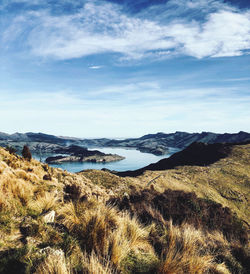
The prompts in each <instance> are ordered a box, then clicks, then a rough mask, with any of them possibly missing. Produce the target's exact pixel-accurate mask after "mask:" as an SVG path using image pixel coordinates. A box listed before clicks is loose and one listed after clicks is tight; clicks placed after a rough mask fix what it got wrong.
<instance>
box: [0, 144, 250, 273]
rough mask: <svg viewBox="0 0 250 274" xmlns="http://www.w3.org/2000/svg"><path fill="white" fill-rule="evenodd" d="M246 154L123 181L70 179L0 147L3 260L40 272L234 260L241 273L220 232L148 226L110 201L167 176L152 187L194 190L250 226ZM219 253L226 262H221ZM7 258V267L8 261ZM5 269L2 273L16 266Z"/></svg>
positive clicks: (142, 269)
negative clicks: (47, 217) (48, 216)
mask: <svg viewBox="0 0 250 274" xmlns="http://www.w3.org/2000/svg"><path fill="white" fill-rule="evenodd" d="M244 149H245V150H246V151H243V150H242V148H238V147H236V148H235V149H234V150H233V152H232V154H231V155H230V157H228V158H226V159H223V160H220V161H219V162H217V163H215V164H213V165H211V166H209V167H180V168H176V169H174V170H169V171H155V172H151V171H149V172H146V173H145V174H143V175H142V176H140V177H138V178H125V179H123V178H119V177H117V176H115V175H112V174H109V173H108V172H104V171H88V172H83V173H80V174H71V173H69V172H66V171H63V170H61V169H53V168H51V167H49V166H48V165H44V164H41V163H39V162H38V161H35V160H33V159H32V160H31V161H26V160H24V159H22V158H21V157H17V156H15V155H11V154H9V152H7V151H6V150H4V149H2V148H0V255H1V256H2V254H4V256H5V257H4V256H2V258H6V256H7V257H8V256H10V261H11V260H12V259H13V258H12V257H11V256H12V253H11V252H9V250H12V252H14V251H15V252H16V254H17V255H15V256H16V257H15V260H16V261H18V262H20V263H21V264H24V265H25V266H26V269H33V272H36V273H108V274H109V273H175V274H177V273H178V274H181V273H190V274H191V273H208V272H209V271H210V273H218V274H219V273H220V274H227V273H230V272H229V270H228V269H227V267H226V266H225V263H223V262H228V261H230V263H231V262H232V263H231V264H235V265H236V266H235V269H237V271H238V269H241V268H240V267H238V265H237V264H239V262H237V260H235V258H234V257H233V256H232V252H231V249H230V248H231V245H232V244H233V243H229V242H228V241H226V240H225V239H224V238H223V236H222V235H221V233H219V232H216V231H215V232H213V233H208V232H204V231H201V230H197V229H194V228H193V227H191V226H188V225H182V226H173V225H172V224H171V223H167V222H165V221H164V220H163V219H162V220H160V221H161V223H162V224H164V225H165V228H164V229H163V231H164V232H163V233H162V230H160V231H158V228H157V226H158V224H157V225H156V224H153V225H151V226H150V227H147V226H146V227H145V226H143V225H142V224H141V223H140V222H139V221H138V219H137V218H136V217H131V216H130V215H129V213H128V212H124V211H119V210H118V209H116V208H113V207H111V206H109V205H107V204H106V202H107V201H108V200H109V198H110V197H118V196H119V197H120V196H124V195H130V193H133V191H134V190H135V189H136V190H140V189H143V188H145V187H146V185H147V183H148V182H149V181H150V180H151V179H152V178H154V177H156V176H158V175H162V176H161V177H159V178H158V179H157V180H156V182H155V183H154V188H155V189H156V190H158V191H159V192H163V191H164V190H165V189H167V188H170V189H179V190H186V191H195V192H196V193H197V195H198V196H200V197H205V198H210V199H213V200H214V201H216V202H220V203H222V204H223V205H224V206H229V207H230V208H231V209H233V210H234V211H235V212H236V213H237V214H238V216H240V217H242V218H243V219H244V220H245V221H248V218H249V215H248V212H247V210H246V207H247V205H248V202H247V201H249V199H250V198H249V196H248V195H249V193H247V190H248V188H249V181H250V180H249V178H250V177H249V176H250V172H249V170H248V166H249V162H248V160H249V155H250V152H249V147H245V148H244ZM45 175H49V176H48V177H47V178H50V179H45V177H44V176H45ZM75 190H76V191H77V193H75V192H74V191H75ZM50 210H54V211H55V214H56V220H55V223H54V225H51V224H46V223H45V222H44V221H43V219H42V214H43V213H45V212H48V211H50ZM149 210H150V206H149ZM151 210H153V209H151ZM25 220H26V221H27V222H28V225H30V227H29V226H28V229H26V232H25V233H26V234H27V235H23V232H22V233H21V230H20V226H21V225H22V224H23V223H24V221H25ZM29 222H30V223H29ZM32 226H33V228H34V229H31V228H32ZM152 235H154V238H152ZM156 239H157V240H158V241H159V244H161V245H162V247H163V253H162V254H160V255H159V254H157V250H156V249H155V248H154V247H155V246H154V245H153V240H156ZM48 246H51V248H52V249H54V250H59V251H58V252H51V253H48V254H46V256H45V257H44V258H43V260H40V261H39V262H38V263H37V261H36V259H34V258H36V257H37V255H36V254H37V253H39V252H40V251H41V249H42V248H43V247H48ZM23 248H24V249H25V252H26V253H25V254H23V251H22V254H21V255H20V256H19V255H18V254H19V253H20V250H22V249H23ZM13 250H14V251H13ZM6 251H8V252H7V253H1V252H6ZM39 254H40V253H39ZM1 256H0V257H1ZM18 256H19V257H18ZM39 256H40V255H39ZM218 256H220V258H221V259H220V260H221V263H218V262H217V260H216V258H217V257H218ZM2 258H0V264H1V263H2V265H3V263H6V261H5V259H3V260H2ZM2 265H0V270H1V269H4V270H6V269H8V267H11V265H8V264H7V266H6V267H5V266H2ZM2 267H5V268H2ZM232 269H234V268H233V267H232ZM27 271H28V270H27ZM5 273H8V271H7V272H6V271H5ZM22 273H23V272H22Z"/></svg>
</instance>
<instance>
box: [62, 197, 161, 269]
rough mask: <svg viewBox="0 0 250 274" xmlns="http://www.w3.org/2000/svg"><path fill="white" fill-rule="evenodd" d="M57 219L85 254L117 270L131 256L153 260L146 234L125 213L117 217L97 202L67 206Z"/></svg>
mask: <svg viewBox="0 0 250 274" xmlns="http://www.w3.org/2000/svg"><path fill="white" fill-rule="evenodd" d="M59 219H61V222H62V223H63V224H64V225H65V226H66V227H67V229H68V230H69V232H70V233H71V234H72V235H74V237H75V238H77V240H78V242H79V244H80V247H81V249H82V250H83V251H84V252H87V253H88V254H92V252H94V253H95V254H96V255H98V256H100V257H102V258H106V259H108V260H110V264H112V265H113V266H115V267H116V268H120V267H121V265H122V261H123V260H125V259H126V258H127V257H128V256H129V254H131V253H132V252H134V253H135V254H138V256H139V255H140V254H141V253H146V254H151V255H152V256H151V257H152V258H153V257H154V260H156V258H155V256H154V251H153V249H152V246H151V245H150V244H149V242H148V235H149V231H148V230H147V228H145V227H143V226H142V225H141V224H140V223H139V222H138V221H137V219H136V218H131V217H130V216H129V215H128V214H127V213H122V214H119V213H118V212H117V210H116V209H114V208H112V207H110V206H105V205H103V204H101V203H98V202H92V203H87V202H82V203H78V204H73V203H69V204H66V205H65V207H63V208H62V209H61V211H60V215H59Z"/></svg>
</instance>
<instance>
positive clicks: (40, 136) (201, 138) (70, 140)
mask: <svg viewBox="0 0 250 274" xmlns="http://www.w3.org/2000/svg"><path fill="white" fill-rule="evenodd" d="M247 140H250V133H248V132H244V131H239V132H238V133H213V132H201V133H188V132H181V131H176V132H175V133H163V132H158V133H156V134H147V135H144V136H142V137H140V138H127V139H122V140H117V139H108V138H97V139H86V138H85V139H84V138H75V137H58V136H55V135H50V134H45V133H41V132H39V133H32V132H27V133H14V134H6V133H3V132H0V145H2V146H3V145H5V146H6V145H13V146H15V144H17V143H18V142H28V143H32V142H38V143H46V144H55V145H63V146H67V145H72V144H74V145H80V146H85V147H88V148H91V147H124V148H135V149H137V150H139V151H141V152H147V153H152V154H155V155H164V154H167V152H168V147H176V148H179V149H184V148H185V147H187V146H188V145H190V144H192V143H193V142H202V143H208V144H213V143H236V142H243V141H247Z"/></svg>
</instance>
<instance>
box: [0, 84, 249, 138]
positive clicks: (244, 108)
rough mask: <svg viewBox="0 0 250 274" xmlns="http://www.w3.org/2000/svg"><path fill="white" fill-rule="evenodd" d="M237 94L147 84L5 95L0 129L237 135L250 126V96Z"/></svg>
mask: <svg viewBox="0 0 250 274" xmlns="http://www.w3.org/2000/svg"><path fill="white" fill-rule="evenodd" d="M145 89H147V90H146V91H145ZM239 90H240V89H239V88H237V87H234V88H231V89H228V88H210V89H209V88H206V89H202V88H196V89H185V88H183V89H179V90H178V91H177V90H172V89H170V90H165V89H163V88H162V87H161V86H160V85H158V84H157V83H154V82H152V83H150V82H145V83H137V84H134V85H131V86H127V87H124V86H123V85H121V86H114V87H112V86H110V87H104V88H103V89H101V90H100V91H99V94H98V90H95V91H91V90H90V91H88V93H82V94H78V95H76V94H72V93H70V92H66V91H64V92H56V93H55V92H54V93H51V92H49V91H47V92H32V93H27V92H25V93H20V94H15V96H13V95H11V93H8V92H7V91H6V92H4V93H2V94H0V95H1V99H2V100H1V101H0V115H1V116H5V117H8V119H3V121H2V124H1V127H2V130H4V131H7V132H11V128H12V126H13V124H15V129H16V130H17V131H22V132H23V131H30V130H33V131H44V132H50V133H52V134H53V133H54V134H63V135H72V136H80V137H88V136H100V135H102V136H114V135H117V131H116V129H117V128H119V135H120V136H127V135H128V132H130V134H131V135H134V134H137V135H142V134H144V133H147V132H156V131H160V130H165V131H168V132H171V131H175V130H180V129H181V130H187V131H197V130H198V131H202V130H211V131H218V132H223V131H228V129H230V131H239V130H241V129H242V128H249V125H248V121H247V119H246V117H249V115H250V110H249V103H250V95H249V94H248V93H246V94H243V95H242V96H241V97H239V96H238V92H239ZM104 91H106V92H107V94H108V92H109V91H116V92H117V96H116V97H113V96H112V100H111V99H110V97H109V96H104V97H102V96H101V95H102V93H103V92H104ZM142 95H143V96H142ZM215 96H216V100H214V97H215ZM142 97H143V99H142ZM93 98H95V100H93ZM55 102H56V104H55ZM236 113H237V115H235V114H236ZM37 121H39V123H37ZM79 125H83V126H82V127H79ZM121 125H122V126H121ZM135 128H136V131H135V130H134V129H135Z"/></svg>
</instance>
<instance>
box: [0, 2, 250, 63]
mask: <svg viewBox="0 0 250 274" xmlns="http://www.w3.org/2000/svg"><path fill="white" fill-rule="evenodd" d="M171 5H172V7H173V5H175V6H176V5H178V9H177V10H176V13H175V16H173V9H169V10H168V8H169V7H171ZM151 9H154V12H155V10H157V11H158V13H156V12H155V13H156V14H157V16H156V15H155V16H151V17H148V16H147V12H150V8H148V10H146V11H144V13H141V14H133V15H131V14H128V13H125V12H124V11H123V10H122V9H121V7H120V6H118V5H116V4H111V3H107V2H103V1H102V2H101V1H86V3H85V4H83V7H82V8H81V9H79V10H77V12H75V13H74V14H69V15H66V14H63V15H53V14H51V13H50V11H49V10H48V9H47V10H42V11H27V12H26V13H25V14H22V15H16V16H15V17H14V18H12V23H10V25H9V27H7V28H6V29H5V30H4V31H3V35H2V37H3V38H2V45H5V48H9V44H12V43H16V42H17V41H20V39H22V41H23V40H24V41H25V42H24V43H22V46H23V44H25V45H26V50H28V51H30V52H31V53H32V54H33V55H36V56H38V57H43V58H53V59H59V60H66V59H72V58H81V57H85V56H88V55H95V54H104V53H116V54H119V58H120V59H127V60H128V59H129V60H138V59H143V58H159V57H161V58H166V57H171V56H176V55H187V56H192V57H195V58H205V57H213V58H215V57H225V56H240V55H244V54H249V52H250V11H249V10H242V11H241V10H237V9H236V8H232V7H230V6H228V5H227V4H223V3H222V2H221V1H203V0H197V1H180V2H179V4H177V2H176V1H174V0H171V1H170V2H169V3H168V4H166V5H158V6H156V7H153V8H151ZM201 10H202V11H203V15H204V18H203V19H201V18H192V16H186V17H185V19H184V18H181V17H180V14H182V13H184V12H185V13H187V14H189V15H193V14H197V12H199V11H201ZM154 12H152V14H154ZM191 18H192V20H191ZM13 30H15V31H13ZM93 67H95V66H93ZM93 67H92V68H93Z"/></svg>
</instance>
